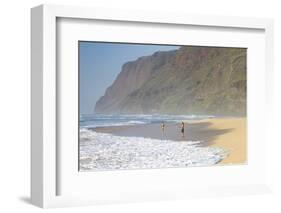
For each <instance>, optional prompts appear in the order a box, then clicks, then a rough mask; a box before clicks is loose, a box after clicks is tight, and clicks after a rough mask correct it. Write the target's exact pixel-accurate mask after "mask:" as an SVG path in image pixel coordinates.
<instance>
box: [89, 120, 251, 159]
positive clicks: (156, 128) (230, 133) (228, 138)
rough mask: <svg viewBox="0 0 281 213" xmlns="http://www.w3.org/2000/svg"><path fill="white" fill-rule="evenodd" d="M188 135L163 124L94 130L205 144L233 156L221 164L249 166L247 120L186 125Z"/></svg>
mask: <svg viewBox="0 0 281 213" xmlns="http://www.w3.org/2000/svg"><path fill="white" fill-rule="evenodd" d="M185 124H186V125H185V134H184V137H182V134H181V132H180V123H179V124H169V123H167V124H165V130H164V132H163V131H162V129H161V127H160V124H144V125H135V126H116V127H114V126H113V127H98V128H94V130H95V131H97V132H102V133H110V134H114V135H118V136H135V137H146V138H154V139H168V140H174V141H179V142H180V141H183V140H188V141H198V140H199V141H204V143H203V144H202V145H203V146H214V147H221V148H224V149H225V150H226V151H228V152H229V155H228V157H226V158H225V159H224V160H223V161H221V162H220V163H221V164H243V163H246V151H247V149H246V148H247V146H246V144H247V143H246V118H212V119H204V120H199V121H186V123H185Z"/></svg>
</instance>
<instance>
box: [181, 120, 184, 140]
mask: <svg viewBox="0 0 281 213" xmlns="http://www.w3.org/2000/svg"><path fill="white" fill-rule="evenodd" d="M181 135H182V138H184V122H183V121H182V122H181Z"/></svg>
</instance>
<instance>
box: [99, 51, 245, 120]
mask: <svg viewBox="0 0 281 213" xmlns="http://www.w3.org/2000/svg"><path fill="white" fill-rule="evenodd" d="M246 88H247V82H246V49H244V48H213V47H212V48H210V47H192V46H184V47H181V48H180V49H178V50H175V51H167V52H156V53H154V54H153V55H151V56H145V57H141V58H139V59H137V60H136V61H132V62H128V63H126V64H124V65H123V67H122V70H121V72H120V73H119V75H118V76H117V78H116V79H115V81H114V82H113V84H112V85H111V86H110V87H109V88H107V90H106V92H105V94H104V96H102V97H101V98H100V99H99V100H98V101H97V103H96V106H95V112H96V113H125V114H135V113H136V114H137V113H143V114H152V113H167V114H215V115H245V114H246V90H247V89H246Z"/></svg>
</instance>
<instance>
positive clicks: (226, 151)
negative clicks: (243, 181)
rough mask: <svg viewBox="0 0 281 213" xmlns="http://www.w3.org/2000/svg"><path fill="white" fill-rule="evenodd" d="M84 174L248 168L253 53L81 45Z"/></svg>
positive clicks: (183, 47)
mask: <svg viewBox="0 0 281 213" xmlns="http://www.w3.org/2000/svg"><path fill="white" fill-rule="evenodd" d="M78 48H79V59H78V60H79V67H78V69H79V70H78V71H79V154H78V156H79V171H81V172H87V171H107V170H128V169H162V168H185V167H194V166H223V165H241V164H246V163H247V49H246V48H236V47H206V46H192V45H163V44H135V43H116V42H115V43H114V42H95V41H79V43H78Z"/></svg>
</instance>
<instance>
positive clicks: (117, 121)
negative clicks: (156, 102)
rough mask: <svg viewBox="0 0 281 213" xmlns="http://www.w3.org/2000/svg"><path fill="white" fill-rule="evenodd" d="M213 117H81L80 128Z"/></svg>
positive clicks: (208, 116) (99, 115) (155, 115)
mask: <svg viewBox="0 0 281 213" xmlns="http://www.w3.org/2000/svg"><path fill="white" fill-rule="evenodd" d="M212 117H214V116H213V115H158V114H154V115H141V114H139V115H101V114H94V115H80V127H84V128H89V127H103V126H124V125H135V124H151V123H161V122H163V121H165V123H173V122H181V121H183V120H199V119H205V118H212Z"/></svg>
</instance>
